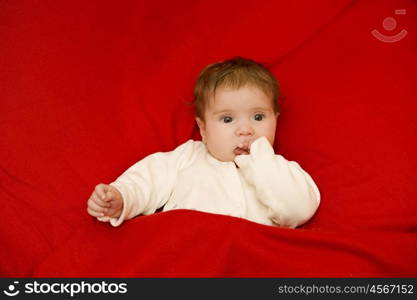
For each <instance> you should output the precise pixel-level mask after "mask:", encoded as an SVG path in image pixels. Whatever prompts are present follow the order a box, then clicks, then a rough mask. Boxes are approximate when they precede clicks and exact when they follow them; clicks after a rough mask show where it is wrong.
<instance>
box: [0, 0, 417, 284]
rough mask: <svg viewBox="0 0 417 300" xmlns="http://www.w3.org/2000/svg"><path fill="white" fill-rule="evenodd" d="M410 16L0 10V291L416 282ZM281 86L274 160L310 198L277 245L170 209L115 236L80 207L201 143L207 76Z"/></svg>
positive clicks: (326, 1)
mask: <svg viewBox="0 0 417 300" xmlns="http://www.w3.org/2000/svg"><path fill="white" fill-rule="evenodd" d="M416 14H417V4H416V2H415V1H411V0H409V1H406V0H400V1H390V0H384V1H378V2H376V1H366V0H364V1H348V0H338V1H330V0H321V1H312V0H311V1H307V0H306V1H297V2H290V1H267V2H264V1H263V2H259V3H255V2H253V1H239V2H235V3H229V2H224V1H220V0H218V1H191V0H189V1H181V2H172V4H169V3H165V2H158V1H133V0H132V1H124V2H123V4H122V5H121V4H117V5H116V4H115V3H107V2H102V1H73V2H71V5H68V6H67V4H65V3H63V2H57V1H42V2H41V3H40V2H38V1H23V2H22V1H1V2H0V36H1V41H2V42H1V44H0V157H1V161H0V199H1V201H2V218H0V220H1V221H0V242H1V247H0V257H1V259H0V275H1V276H3V277H20V276H39V277H47V276H57V277H74V276H85V277H113V276H121V277H130V276H131V277H150V276H152V277H161V276H168V277H185V276H198V277H206V276H212V277H225V276H231V277H246V276H256V277H258V276H259V277H262V276H267V277H282V276H284V277H289V276H293V277H305V276H311V277H324V276H329V277H339V276H347V277H368V276H374V277H385V276H393V277H399V276H413V277H415V276H416V275H417V271H416V270H417V234H416V233H417V213H416V212H417V202H416V199H417V190H416V188H415V175H416V169H417V164H416V162H417V158H416V155H415V149H416V148H417V142H416V132H417V130H416V129H417V125H416V124H417V123H416V121H415V116H416V115H417V104H416V95H417V92H416V88H415V87H416V86H417V59H416V56H415V53H417V36H416V34H415V32H416V29H417V18H415V17H413V16H415V15H416ZM237 55H239V56H245V57H249V58H252V59H255V60H258V61H261V62H264V63H265V64H266V65H267V66H269V67H270V68H271V70H272V71H273V72H274V74H275V75H276V77H277V79H278V80H279V82H280V85H281V90H282V93H283V95H282V97H281V107H282V111H281V116H280V119H279V121H278V129H277V137H276V143H275V145H274V147H275V150H276V152H277V153H279V154H282V155H284V157H286V158H287V159H289V160H295V161H297V162H298V163H300V165H301V166H302V167H303V168H304V169H305V170H306V171H307V172H308V173H309V174H310V175H311V176H312V177H313V179H314V180H315V182H316V183H317V185H318V187H319V189H320V191H321V194H322V200H321V206H320V208H319V210H318V211H317V213H316V215H315V216H314V217H313V218H312V219H311V220H310V222H308V223H307V224H305V225H304V226H303V227H302V228H299V229H295V230H291V229H283V228H277V227H268V226H263V225H259V224H256V223H253V222H249V221H246V220H241V219H237V218H233V217H227V216H220V215H215V214H207V213H202V212H195V211H187V210H179V211H171V212H166V213H157V214H155V215H151V216H146V217H145V216H140V217H137V218H135V219H133V220H130V221H128V222H126V223H124V224H123V225H122V226H121V227H119V228H112V227H111V226H110V225H109V224H105V223H101V222H98V221H96V220H95V219H93V218H91V217H89V216H88V215H87V212H86V201H87V199H88V197H89V195H90V194H91V192H92V189H93V188H94V186H95V185H96V184H97V183H99V182H105V183H108V182H111V181H113V180H114V179H115V178H116V177H117V176H118V175H119V174H120V173H121V172H123V171H124V170H126V169H127V168H128V167H129V166H130V165H132V164H133V163H135V162H136V161H138V160H140V159H142V158H143V157H145V156H146V155H148V154H150V153H153V152H156V151H170V150H172V149H174V147H176V146H178V145H179V144H181V143H183V142H185V141H186V140H187V139H189V138H195V139H198V138H200V137H199V135H198V131H197V130H196V125H195V123H194V120H193V114H192V110H191V108H190V106H189V105H188V102H189V101H190V100H191V96H192V88H193V84H194V81H195V79H196V77H197V75H198V73H199V71H200V70H201V68H202V67H204V66H205V65H207V64H208V63H212V62H215V61H219V60H222V59H225V58H230V57H232V56H237Z"/></svg>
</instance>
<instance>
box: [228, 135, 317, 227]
mask: <svg viewBox="0 0 417 300" xmlns="http://www.w3.org/2000/svg"><path fill="white" fill-rule="evenodd" d="M235 162H236V164H237V165H238V166H239V168H240V170H241V172H242V174H243V177H244V178H245V180H246V181H247V182H248V183H249V184H251V185H253V186H254V188H255V193H256V197H257V199H258V200H259V201H261V202H262V203H263V204H264V205H265V206H266V207H267V208H268V217H269V218H270V219H271V220H272V221H273V222H274V223H275V224H277V225H279V226H283V227H291V228H295V227H297V226H300V225H302V224H304V223H305V222H307V221H308V220H309V219H310V218H311V217H312V216H313V215H314V213H315V212H316V210H317V208H318V206H319V204H320V192H319V190H318V188H317V186H316V184H315V183H314V181H313V179H312V178H311V177H310V175H309V174H307V173H306V172H305V171H304V170H303V169H302V168H301V167H300V166H299V165H298V163H296V162H294V161H288V160H286V159H285V158H284V157H283V156H281V155H276V154H275V153H274V150H273V148H272V147H271V145H270V143H269V142H268V140H267V139H266V138H265V137H261V138H259V139H257V140H256V141H255V142H253V143H252V145H251V149H250V154H249V155H239V156H236V158H235Z"/></svg>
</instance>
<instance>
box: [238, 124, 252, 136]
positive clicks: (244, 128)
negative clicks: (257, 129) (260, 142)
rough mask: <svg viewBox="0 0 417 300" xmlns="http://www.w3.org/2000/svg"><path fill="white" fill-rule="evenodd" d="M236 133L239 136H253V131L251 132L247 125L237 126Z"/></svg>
mask: <svg viewBox="0 0 417 300" xmlns="http://www.w3.org/2000/svg"><path fill="white" fill-rule="evenodd" d="M236 133H237V135H239V136H242V135H243V136H247V135H253V134H254V130H253V128H252V126H250V125H247V124H243V125H241V126H239V128H238V129H237V131H236Z"/></svg>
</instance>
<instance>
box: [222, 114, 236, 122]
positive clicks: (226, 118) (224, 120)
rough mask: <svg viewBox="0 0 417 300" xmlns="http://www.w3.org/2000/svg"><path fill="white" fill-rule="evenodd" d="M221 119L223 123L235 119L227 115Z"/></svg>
mask: <svg viewBox="0 0 417 300" xmlns="http://www.w3.org/2000/svg"><path fill="white" fill-rule="evenodd" d="M221 120H222V121H223V123H230V122H232V121H233V118H232V117H229V116H225V117H222V118H221Z"/></svg>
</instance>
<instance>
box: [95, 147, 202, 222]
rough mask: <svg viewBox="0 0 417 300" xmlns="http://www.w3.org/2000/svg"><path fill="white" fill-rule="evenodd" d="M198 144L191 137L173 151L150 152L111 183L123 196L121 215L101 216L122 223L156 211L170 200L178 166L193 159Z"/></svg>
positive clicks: (103, 218) (106, 219)
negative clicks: (117, 216) (114, 216)
mask: <svg viewBox="0 0 417 300" xmlns="http://www.w3.org/2000/svg"><path fill="white" fill-rule="evenodd" d="M196 147H197V142H194V141H192V140H189V141H188V142H186V143H184V144H182V145H180V146H179V147H177V148H176V149H175V150H174V151H171V152H158V153H154V154H151V155H149V156H147V157H145V158H144V159H142V160H140V161H139V162H137V163H136V164H134V165H133V166H131V167H130V168H129V169H127V170H126V171H125V172H124V173H123V174H122V175H120V176H119V177H118V178H117V179H116V180H115V181H114V182H112V183H110V185H112V186H114V187H115V188H117V190H118V191H119V192H120V193H121V194H122V197H123V210H122V213H121V215H120V217H119V218H109V217H101V218H98V219H99V220H100V221H110V223H111V224H112V225H113V226H119V225H120V224H122V222H123V221H125V220H128V219H131V218H133V217H135V216H138V215H140V214H144V215H149V214H152V213H154V212H155V211H156V210H157V209H158V208H160V207H162V206H163V205H164V204H165V203H166V202H167V201H168V199H169V197H170V195H171V192H172V190H173V187H174V184H175V179H176V175H177V173H178V170H180V169H182V168H183V167H184V166H185V165H186V164H188V163H189V162H190V161H191V160H192V156H193V153H194V152H195V148H196Z"/></svg>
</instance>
